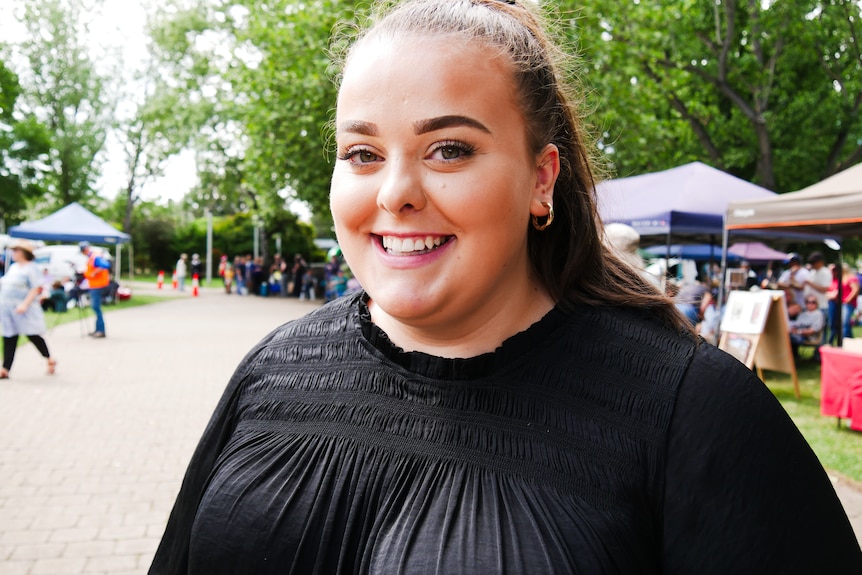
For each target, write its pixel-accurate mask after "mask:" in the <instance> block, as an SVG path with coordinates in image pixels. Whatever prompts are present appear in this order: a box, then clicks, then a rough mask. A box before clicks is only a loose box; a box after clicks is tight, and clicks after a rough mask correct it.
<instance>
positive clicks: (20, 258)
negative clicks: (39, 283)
mask: <svg viewBox="0 0 862 575" xmlns="http://www.w3.org/2000/svg"><path fill="white" fill-rule="evenodd" d="M12 261H13V262H15V263H23V262H28V261H30V260H28V259H27V256H26V255H25V254H24V250H21V249H18V248H12Z"/></svg>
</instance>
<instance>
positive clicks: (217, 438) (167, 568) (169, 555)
mask: <svg viewBox="0 0 862 575" xmlns="http://www.w3.org/2000/svg"><path fill="white" fill-rule="evenodd" d="M272 336H273V334H270V335H269V336H268V337H266V338H265V339H264V340H263V341H261V342H260V343H259V344H258V345H257V346H255V347H254V349H252V350H251V351H250V352H249V353H248V354H247V355H246V356H245V358H244V359H243V360H242V362H240V364H239V367H237V369H236V371H235V372H234V374H233V376H232V377H231V379H230V382H229V383H228V385H227V388H226V389H225V392H224V394H223V395H222V397H221V400H219V403H218V405H217V406H216V408H215V412H214V413H213V415H212V417H211V418H210V421H209V423H208V424H207V427H206V429H205V430H204V433H203V436H202V437H201V439H200V441H199V442H198V445H197V447H196V448H195V452H194V454H193V455H192V459H191V462H190V463H189V466H188V468H187V469H186V474H185V476H184V477H183V483H182V487H180V492H179V495H177V499H176V502H175V503H174V507H173V509H172V510H171V515H170V517H169V519H168V525H167V527H166V528H165V533H164V535H162V540H161V542H160V543H159V548H158V550H157V551H156V555H155V557H154V558H153V563H152V565H151V566H150V570H149V572H148V573H149V574H150V575H175V574H178V573H187V572H188V560H189V543H190V537H191V530H192V525H193V523H194V520H195V516H196V515H197V509H198V504H199V503H200V501H201V498H202V497H203V494H204V491H205V490H206V487H207V484H208V483H209V478H210V473H211V472H212V470H213V468H214V467H215V464H216V461H217V460H218V458H219V456H220V455H221V452H222V449H223V448H224V446H225V445H226V444H227V442H228V440H229V439H230V436H231V434H232V433H233V431H234V428H235V426H236V419H235V415H236V411H237V404H238V402H239V398H240V395H241V391H242V388H243V385H242V383H243V380H245V378H246V377H247V376H248V373H249V371H250V370H251V367H252V365H253V363H254V359H255V358H256V356H257V355H258V354H259V353H260V351H261V350H262V349H263V348H264V347H265V345H266V343H267V342H268V341H269V340H270V339H271V338H272Z"/></svg>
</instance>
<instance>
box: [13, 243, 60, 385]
mask: <svg viewBox="0 0 862 575" xmlns="http://www.w3.org/2000/svg"><path fill="white" fill-rule="evenodd" d="M11 249H12V262H13V263H12V266H11V267H10V268H9V270H8V271H7V272H6V275H4V276H3V277H2V278H0V324H2V327H3V367H2V368H0V379H9V370H10V369H12V362H13V361H14V360H15V350H16V349H17V347H18V336H19V335H22V334H23V335H26V336H27V337H28V338H29V339H30V341H32V342H33V345H35V346H36V349H37V350H39V353H40V354H42V357H44V358H45V359H46V360H48V374H49V375H50V374H53V373H54V370H55V369H56V367H57V362H56V360H54V359H53V358H52V357H51V354H50V353H49V352H48V345H47V344H46V343H45V340H44V338H43V337H42V335H43V334H44V333H45V316H44V315H43V313H42V307H41V306H40V305H39V293H41V291H42V274H41V273H39V268H38V267H36V266H35V265H34V264H33V259H34V258H35V256H34V255H33V244H31V243H30V242H28V241H26V240H18V241H16V242H15V243H14V244H12V246H11Z"/></svg>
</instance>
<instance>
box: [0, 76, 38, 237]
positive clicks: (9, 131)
mask: <svg viewBox="0 0 862 575" xmlns="http://www.w3.org/2000/svg"><path fill="white" fill-rule="evenodd" d="M20 93H21V86H20V84H19V83H18V76H17V75H16V74H15V73H14V72H13V71H12V70H10V69H9V68H8V67H7V66H6V65H5V64H4V63H3V62H2V61H0V218H2V219H3V220H4V221H5V223H6V224H14V223H18V222H19V221H21V220H22V219H23V214H24V211H25V210H26V208H27V202H28V201H32V200H34V199H36V198H38V197H39V196H41V194H42V188H41V187H40V186H39V174H40V173H41V168H42V166H43V164H42V162H43V161H44V160H45V159H46V158H47V153H48V150H49V139H48V134H47V132H46V130H45V127H44V126H43V125H41V124H40V123H39V122H38V121H37V120H36V119H35V118H34V117H33V116H32V114H31V115H22V114H19V113H17V107H16V102H17V101H18V97H19V95H20Z"/></svg>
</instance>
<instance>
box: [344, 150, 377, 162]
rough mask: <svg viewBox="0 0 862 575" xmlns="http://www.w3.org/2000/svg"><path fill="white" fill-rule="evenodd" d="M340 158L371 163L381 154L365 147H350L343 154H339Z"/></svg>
mask: <svg viewBox="0 0 862 575" xmlns="http://www.w3.org/2000/svg"><path fill="white" fill-rule="evenodd" d="M338 159H339V160H346V161H348V162H351V163H353V164H371V163H373V162H376V161H378V160H379V159H380V156H378V155H377V154H375V153H374V152H372V151H370V150H366V149H363V148H357V149H352V150H351V149H348V150H346V151H344V152H343V153H341V154H338Z"/></svg>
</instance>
